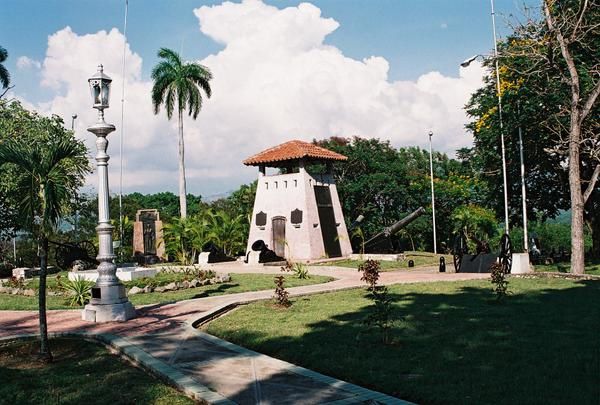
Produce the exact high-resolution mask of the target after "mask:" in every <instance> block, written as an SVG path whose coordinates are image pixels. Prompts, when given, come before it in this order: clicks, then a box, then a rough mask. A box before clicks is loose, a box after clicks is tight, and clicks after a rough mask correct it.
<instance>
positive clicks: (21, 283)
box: [4, 276, 25, 289]
mask: <svg viewBox="0 0 600 405" xmlns="http://www.w3.org/2000/svg"><path fill="white" fill-rule="evenodd" d="M4 286H5V287H10V288H21V289H22V288H25V280H24V279H22V278H17V277H15V276H11V277H10V278H9V279H8V280H6V281H5V282H4Z"/></svg>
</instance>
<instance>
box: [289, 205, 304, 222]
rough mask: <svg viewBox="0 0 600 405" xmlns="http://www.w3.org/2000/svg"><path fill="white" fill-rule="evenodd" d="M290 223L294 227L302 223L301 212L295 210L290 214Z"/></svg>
mask: <svg viewBox="0 0 600 405" xmlns="http://www.w3.org/2000/svg"><path fill="white" fill-rule="evenodd" d="M290 222H291V223H292V224H294V225H296V224H301V223H302V211H301V210H299V209H298V208H296V209H295V210H294V211H292V212H291V213H290Z"/></svg>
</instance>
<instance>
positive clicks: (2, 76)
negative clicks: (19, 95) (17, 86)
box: [0, 46, 11, 98]
mask: <svg viewBox="0 0 600 405" xmlns="http://www.w3.org/2000/svg"><path fill="white" fill-rule="evenodd" d="M6 59H8V51H7V50H6V49H5V48H3V47H2V46H0V85H1V86H2V88H3V89H5V90H4V92H3V93H2V94H0V98H2V96H4V95H5V94H6V92H7V91H8V90H10V89H11V87H9V86H10V73H8V70H7V69H6V67H5V66H4V65H3V63H4V62H5V61H6Z"/></svg>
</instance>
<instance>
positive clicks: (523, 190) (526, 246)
mask: <svg viewBox="0 0 600 405" xmlns="http://www.w3.org/2000/svg"><path fill="white" fill-rule="evenodd" d="M517 113H518V114H519V155H520V157H521V200H522V203H523V247H524V249H525V253H527V252H529V240H528V239H529V235H528V234H527V194H526V187H525V159H524V158H523V134H522V130H521V104H520V103H519V102H518V101H517Z"/></svg>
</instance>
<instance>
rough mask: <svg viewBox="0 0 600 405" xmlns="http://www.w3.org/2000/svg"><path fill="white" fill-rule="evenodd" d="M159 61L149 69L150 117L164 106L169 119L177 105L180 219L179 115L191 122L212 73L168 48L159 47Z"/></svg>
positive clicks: (183, 193) (182, 181)
mask: <svg viewBox="0 0 600 405" xmlns="http://www.w3.org/2000/svg"><path fill="white" fill-rule="evenodd" d="M158 57H159V58H161V61H160V62H158V64H157V65H156V66H155V67H154V69H152V80H153V81H154V85H153V86H152V105H153V107H154V114H158V112H159V110H160V106H161V105H162V104H164V105H165V109H166V110H167V118H169V119H171V117H172V116H173V111H174V109H175V106H177V114H178V115H177V119H178V123H179V209H180V215H181V218H185V217H186V216H187V203H186V195H187V194H186V186H185V159H184V142H183V112H184V111H185V110H186V108H187V110H188V115H190V116H192V117H193V118H194V119H196V118H197V117H198V114H199V113H200V109H201V108H202V92H201V91H200V90H203V91H204V93H205V94H206V96H207V97H209V98H210V95H211V93H212V92H211V89H210V84H209V81H210V80H211V79H212V74H211V73H210V70H208V68H207V67H206V66H202V65H201V64H199V63H194V62H183V61H182V60H181V57H180V56H179V54H177V53H176V52H175V51H172V50H171V49H167V48H161V49H160V50H159V51H158Z"/></svg>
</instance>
